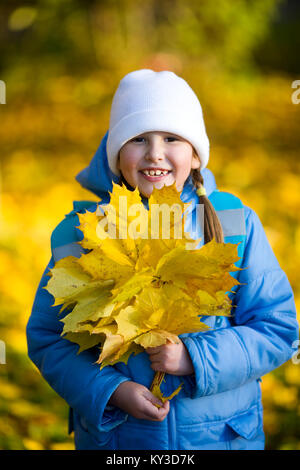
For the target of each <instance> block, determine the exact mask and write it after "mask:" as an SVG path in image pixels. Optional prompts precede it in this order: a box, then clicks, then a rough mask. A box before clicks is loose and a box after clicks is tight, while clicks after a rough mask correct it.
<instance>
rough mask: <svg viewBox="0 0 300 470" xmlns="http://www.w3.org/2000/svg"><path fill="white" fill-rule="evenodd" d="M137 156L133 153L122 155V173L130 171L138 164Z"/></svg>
mask: <svg viewBox="0 0 300 470" xmlns="http://www.w3.org/2000/svg"><path fill="white" fill-rule="evenodd" d="M137 162H138V160H137V158H136V157H135V156H134V155H132V154H123V155H121V157H120V169H121V171H122V173H128V172H131V171H132V170H134V169H135V168H136V166H137Z"/></svg>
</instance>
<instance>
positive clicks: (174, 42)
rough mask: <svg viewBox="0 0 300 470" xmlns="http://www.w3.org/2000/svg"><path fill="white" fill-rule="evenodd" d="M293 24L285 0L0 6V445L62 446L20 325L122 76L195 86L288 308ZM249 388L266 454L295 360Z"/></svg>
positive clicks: (281, 432) (298, 264)
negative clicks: (281, 279)
mask: <svg viewBox="0 0 300 470" xmlns="http://www.w3.org/2000/svg"><path fill="white" fill-rule="evenodd" d="M299 18H300V9H299V2H297V1H295V0H294V1H292V0H266V1H264V2H261V1H260V0H252V1H250V2H249V1H247V0H238V1H235V2H232V1H231V0H216V1H214V2H210V1H208V0H207V1H204V0H200V1H199V0H173V1H170V0H148V1H147V2H142V1H141V0H136V1H133V0H116V1H114V2H112V1H108V0H89V1H83V0H59V1H58V0H39V1H38V0H36V1H28V2H26V3H23V2H20V1H10V2H6V4H3V3H2V4H1V6H0V57H1V63H0V79H1V80H4V81H5V83H6V104H5V105H0V122H1V126H0V145H1V147H0V148H1V153H0V227H1V230H0V282H1V286H0V340H1V341H3V342H4V343H5V346H6V363H5V364H0V449H72V448H73V440H72V436H71V437H70V436H68V435H67V413H68V407H67V405H66V404H65V403H64V401H63V400H62V399H61V398H60V397H59V396H58V395H57V394H56V393H55V392H54V391H53V390H52V389H51V388H50V387H49V386H48V385H47V383H46V382H45V381H44V380H43V379H42V378H41V376H40V373H39V372H38V371H37V369H36V368H35V366H34V365H33V364H32V363H31V361H30V360H29V358H28V357H27V345H26V336H25V327H26V323H27V321H28V317H29V315H30V311H31V307H32V303H33V299H34V295H35V291H36V289H37V286H38V283H39V280H40V278H41V275H42V273H43V270H44V269H45V266H46V264H47V263H48V261H49V258H50V235H51V232H52V230H53V229H54V228H55V226H56V225H57V224H58V223H59V222H60V220H61V219H62V218H63V217H64V215H65V214H66V213H68V212H69V211H70V210H71V209H72V201H73V200H80V199H89V200H96V198H95V197H94V196H93V195H92V194H91V193H88V192H87V191H85V190H84V189H82V188H80V186H79V184H78V183H76V182H75V180H74V177H75V175H76V174H77V173H78V172H79V171H80V170H81V169H82V168H83V167H84V166H86V165H87V164H88V162H89V161H90V159H91V157H92V156H93V154H94V152H95V150H96V148H97V146H98V145H99V143H100V140H101V138H102V136H103V135H104V133H105V132H106V130H107V127H108V120H109V110H110V104H111V100H112V96H113V93H114V91H115V89H116V87H117V85H118V83H119V81H120V79H121V78H122V77H123V76H124V75H125V74H126V73H128V72H130V71H132V70H135V69H138V68H152V69H154V70H157V71H158V70H163V69H168V70H173V71H174V72H175V73H177V74H179V75H181V76H182V77H183V78H185V79H186V80H187V81H188V83H189V84H190V85H191V86H192V88H193V89H194V90H195V92H196V93H197V95H198V97H199V99H200V101H201V104H202V106H203V110H204V117H205V122H206V127H207V133H208V136H209V138H210V143H211V153H210V162H209V168H210V169H211V170H212V171H213V172H214V174H215V177H216V180H217V184H218V186H219V188H221V189H224V190H227V191H231V192H233V193H234V194H236V195H237V196H239V197H240V198H241V199H242V200H243V201H244V203H245V204H246V205H249V206H250V207H252V208H253V209H254V210H255V211H256V212H257V213H258V215H259V217H260V219H261V220H262V222H263V224H264V227H265V230H266V233H267V236H268V238H269V241H270V243H271V245H272V247H273V249H274V251H275V254H276V255H277V257H278V259H279V262H280V264H281V266H282V267H283V269H284V270H285V271H286V273H287V275H288V277H289V280H290V282H291V284H292V287H293V289H294V293H295V299H296V304H297V307H299V306H300V285H299V272H300V256H299V255H300V215H299V214H300V212H299V207H300V191H299V186H300V176H299V167H300V161H299V157H298V148H299V144H300V132H299V123H300V104H299V105H297V104H293V103H292V99H291V96H292V93H293V92H294V91H295V90H293V89H292V87H291V85H292V82H293V81H294V80H297V79H300V76H299V73H300V72H299V68H298V65H299V61H297V57H298V55H299V34H298V31H299V22H300V20H299ZM298 310H299V308H298ZM295 362H297V361H295ZM262 390H263V402H264V409H265V412H264V428H265V432H266V445H267V448H268V449H300V426H299V422H300V405H299V392H300V364H299V365H297V364H296V363H293V362H292V361H289V362H287V363H286V364H284V365H283V366H282V367H280V368H278V369H276V370H275V371H274V372H272V373H270V374H268V375H266V376H264V377H263V380H262Z"/></svg>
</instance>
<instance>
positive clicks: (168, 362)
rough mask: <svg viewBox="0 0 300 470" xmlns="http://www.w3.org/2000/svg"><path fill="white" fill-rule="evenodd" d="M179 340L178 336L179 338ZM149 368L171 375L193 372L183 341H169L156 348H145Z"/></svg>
mask: <svg viewBox="0 0 300 470" xmlns="http://www.w3.org/2000/svg"><path fill="white" fill-rule="evenodd" d="M179 340H180V338H179ZM146 352H147V353H148V354H149V359H150V361H151V368H152V369H153V370H155V371H160V372H166V373H168V374H172V375H189V374H192V373H193V372H194V366H193V363H192V360H191V358H190V355H189V353H188V350H187V349H186V347H185V345H184V343H183V342H182V341H181V340H180V343H178V344H175V343H171V342H170V341H168V342H167V344H163V345H162V346H157V347H156V348H147V349H146Z"/></svg>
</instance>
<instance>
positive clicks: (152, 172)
mask: <svg viewBox="0 0 300 470" xmlns="http://www.w3.org/2000/svg"><path fill="white" fill-rule="evenodd" d="M140 173H142V175H143V176H148V177H151V178H155V179H156V178H161V177H163V176H167V175H168V174H169V173H171V170H164V169H156V170H154V169H153V170H152V169H147V170H141V171H140ZM147 179H148V178H147Z"/></svg>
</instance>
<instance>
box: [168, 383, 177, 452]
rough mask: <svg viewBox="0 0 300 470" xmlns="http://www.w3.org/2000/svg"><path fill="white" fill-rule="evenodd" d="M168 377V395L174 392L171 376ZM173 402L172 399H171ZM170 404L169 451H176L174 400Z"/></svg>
mask: <svg viewBox="0 0 300 470" xmlns="http://www.w3.org/2000/svg"><path fill="white" fill-rule="evenodd" d="M168 377H169V384H170V387H171V391H169V393H168V395H171V393H172V392H173V391H174V386H173V379H172V376H171V375H168ZM173 400H174V399H173ZM173 400H172V403H171V402H170V411H169V413H168V428H169V450H176V446H175V441H176V416H175V403H176V398H175V400H174V401H173Z"/></svg>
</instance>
